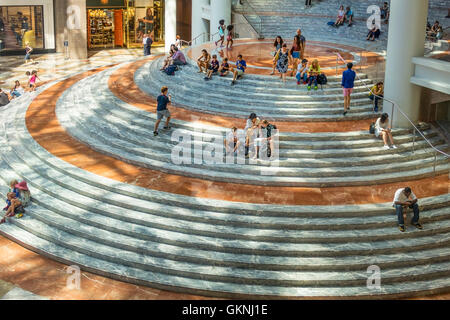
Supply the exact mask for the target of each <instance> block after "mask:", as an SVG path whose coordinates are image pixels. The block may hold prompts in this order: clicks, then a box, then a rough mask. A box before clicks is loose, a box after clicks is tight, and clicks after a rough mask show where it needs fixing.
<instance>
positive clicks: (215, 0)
mask: <svg viewBox="0 0 450 320" xmlns="http://www.w3.org/2000/svg"><path fill="white" fill-rule="evenodd" d="M222 19H223V20H225V26H227V25H229V24H231V0H211V24H210V33H211V40H212V41H215V40H217V39H219V35H215V36H214V37H213V36H212V35H213V34H215V33H217V32H218V31H219V29H218V27H219V20H222ZM225 34H226V33H225Z"/></svg>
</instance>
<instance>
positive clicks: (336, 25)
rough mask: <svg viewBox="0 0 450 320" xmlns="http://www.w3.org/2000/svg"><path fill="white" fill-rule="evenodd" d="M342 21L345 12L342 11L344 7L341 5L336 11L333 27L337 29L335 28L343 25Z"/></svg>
mask: <svg viewBox="0 0 450 320" xmlns="http://www.w3.org/2000/svg"><path fill="white" fill-rule="evenodd" d="M344 19H345V10H344V6H343V5H341V6H340V7H339V10H338V15H337V18H336V22H335V23H334V25H333V26H334V27H336V28H337V27H339V26H341V25H343V24H344Z"/></svg>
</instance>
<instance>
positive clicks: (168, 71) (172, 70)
mask: <svg viewBox="0 0 450 320" xmlns="http://www.w3.org/2000/svg"><path fill="white" fill-rule="evenodd" d="M176 69H177V66H174V65H170V66H168V67H167V68H166V69H164V72H165V73H166V74H167V75H169V76H174V75H175V70H176Z"/></svg>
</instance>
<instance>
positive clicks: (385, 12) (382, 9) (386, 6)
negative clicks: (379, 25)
mask: <svg viewBox="0 0 450 320" xmlns="http://www.w3.org/2000/svg"><path fill="white" fill-rule="evenodd" d="M380 12H381V19H384V23H388V22H389V16H390V13H391V12H390V10H389V4H388V3H387V2H384V3H383V6H382V7H380Z"/></svg>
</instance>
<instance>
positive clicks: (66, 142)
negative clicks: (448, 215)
mask: <svg viewBox="0 0 450 320" xmlns="http://www.w3.org/2000/svg"><path fill="white" fill-rule="evenodd" d="M140 63H145V61H142V62H140ZM124 68H127V66H125V67H124ZM104 69H106V67H105V68H99V69H93V70H90V71H88V72H84V73H82V74H79V75H76V76H74V77H71V78H68V79H66V80H63V81H61V82H59V83H57V84H55V85H53V86H51V87H50V88H48V89H46V90H45V91H44V92H42V93H41V94H39V95H38V96H37V97H36V99H35V100H34V101H33V102H32V104H31V105H30V107H29V109H28V110H27V113H26V124H27V128H28V130H29V132H30V134H31V135H32V137H33V138H34V139H35V140H36V141H37V142H38V143H39V144H40V145H41V146H42V147H44V148H45V149H46V150H48V151H49V152H50V153H52V154H53V155H55V156H57V157H59V158H60V159H62V160H64V161H66V162H68V163H71V164H73V165H75V166H77V167H79V168H81V169H83V170H86V171H89V172H92V173H94V174H98V175H101V176H104V177H107V178H111V179H114V180H117V181H120V182H124V183H129V184H134V185H138V186H141V187H145V188H149V189H153V190H159V191H165V192H171V193H175V194H181V195H187V196H193V197H201V198H211V199H220V200H227V201H239V202H250V203H272V204H282V205H283V204H284V205H340V204H342V205H344V204H364V203H382V202H388V201H391V200H392V195H393V194H394V192H395V190H396V189H397V188H400V187H404V186H405V183H404V182H401V183H390V184H383V185H376V186H370V187H336V188H300V187H265V186H254V185H244V184H231V183H223V182H214V181H208V180H202V179H196V178H189V177H184V176H179V175H173V174H166V173H163V172H159V171H156V170H150V169H147V168H141V167H138V166H134V165H130V164H128V163H125V162H123V161H120V160H117V159H115V158H112V157H109V156H106V155H104V154H101V153H99V152H96V151H94V150H92V149H90V148H89V147H87V146H86V145H85V144H83V143H81V142H79V141H77V140H76V139H74V138H73V137H71V136H70V135H69V134H68V133H67V132H66V131H65V130H64V128H63V127H61V125H60V124H59V122H58V119H57V117H56V113H55V108H56V101H57V100H58V98H59V97H60V96H61V94H62V93H63V92H64V90H67V89H68V88H69V87H70V86H72V85H73V84H75V83H76V82H78V81H80V80H81V79H83V78H85V77H88V76H90V75H92V74H94V73H96V72H100V71H102V70H104ZM121 71H122V72H123V69H122V70H121ZM116 75H117V73H116ZM122 79H123V80H124V81H122V82H121V86H113V88H114V92H116V93H117V95H118V97H120V98H124V97H130V96H135V93H136V92H134V90H136V88H133V87H125V86H124V85H126V84H127V81H129V79H128V77H126V75H124V74H122ZM127 79H128V80H127ZM111 83H113V84H114V83H117V79H116V80H114V78H113V79H111ZM122 90H123V91H122ZM125 101H127V99H125ZM143 101H144V100H143ZM143 101H141V100H139V105H142V106H145V109H146V110H153V109H154V108H155V106H154V99H152V98H150V97H148V96H147V101H146V103H143ZM127 102H128V101H127ZM204 117H206V116H204ZM203 119H205V118H203ZM149 130H150V129H149ZM150 133H151V132H150V131H149V134H150ZM407 184H408V185H409V186H410V187H412V188H413V190H414V192H415V193H416V195H417V196H418V197H430V196H435V195H441V194H445V193H447V192H448V187H449V184H448V176H447V175H442V176H438V177H436V178H434V179H432V178H427V179H422V180H416V181H411V182H408V183H407Z"/></svg>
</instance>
